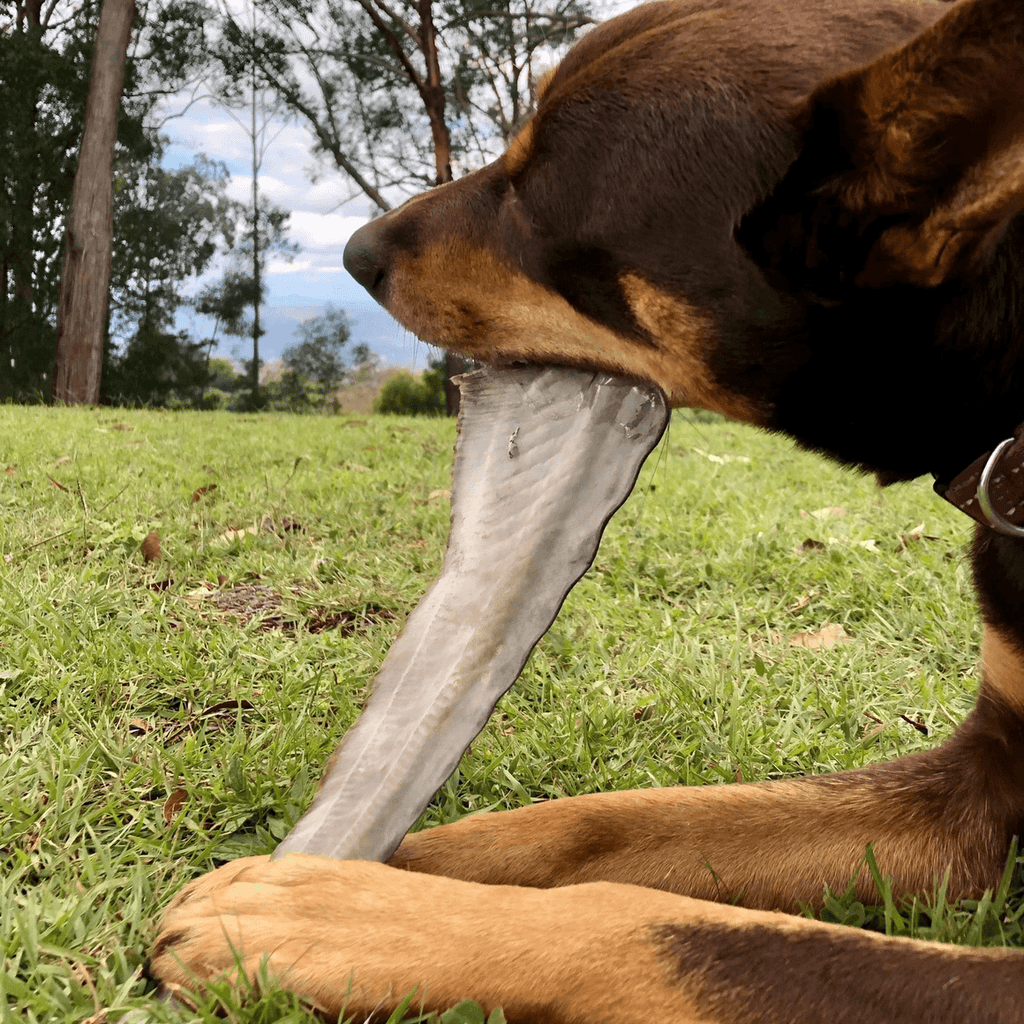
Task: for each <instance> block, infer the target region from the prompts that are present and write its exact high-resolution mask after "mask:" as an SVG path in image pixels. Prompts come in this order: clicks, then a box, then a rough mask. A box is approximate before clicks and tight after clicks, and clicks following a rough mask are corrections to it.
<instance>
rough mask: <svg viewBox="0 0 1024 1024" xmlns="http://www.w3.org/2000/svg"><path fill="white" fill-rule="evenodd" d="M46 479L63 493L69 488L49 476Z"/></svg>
mask: <svg viewBox="0 0 1024 1024" xmlns="http://www.w3.org/2000/svg"><path fill="white" fill-rule="evenodd" d="M46 479H47V480H49V481H50V483H51V484H53V486H54V487H59V488H60V489H61V490H62V491H67V488H66V487H65V486H64V485H63V484H59V483H57V481H56V480H54V479H53V477H52V476H48V477H47V478H46Z"/></svg>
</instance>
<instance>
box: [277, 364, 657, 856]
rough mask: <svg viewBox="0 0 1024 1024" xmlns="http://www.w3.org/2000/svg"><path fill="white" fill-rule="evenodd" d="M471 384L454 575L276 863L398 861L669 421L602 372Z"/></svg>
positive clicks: (402, 641)
mask: <svg viewBox="0 0 1024 1024" xmlns="http://www.w3.org/2000/svg"><path fill="white" fill-rule="evenodd" d="M460 387H461V391H462V403H461V404H462V411H461V413H460V416H459V439H458V442H457V444H456V448H455V461H454V466H453V470H452V526H451V533H450V535H449V539H448V550H447V552H446V555H445V560H444V566H443V567H442V570H441V574H440V575H439V576H438V578H437V580H436V581H435V583H434V584H433V586H432V587H431V588H430V590H429V591H428V592H427V594H426V595H425V596H424V597H423V599H422V600H421V601H420V603H419V605H417V607H416V608H415V610H414V611H413V612H412V614H411V615H410V616H409V618H408V620H407V622H406V624H405V628H404V629H403V631H402V634H401V636H399V638H398V640H396V641H395V643H394V645H393V646H392V648H391V650H390V651H389V653H388V656H387V658H386V659H385V661H384V664H383V666H382V667H381V670H380V672H379V673H378V675H377V678H376V679H375V681H374V685H373V692H372V695H371V697H370V699H369V701H368V702H367V704H366V707H365V709H364V710H363V713H362V715H361V716H360V717H359V719H358V720H357V721H356V723H355V724H354V725H353V726H352V728H351V729H349V731H348V733H347V734H346V735H345V738H344V740H343V741H342V744H341V746H340V747H339V749H338V750H337V752H336V753H335V755H334V756H333V758H332V759H331V763H330V766H329V768H328V771H327V775H326V777H325V778H324V781H323V783H322V784H321V788H320V790H319V792H318V793H317V796H316V798H315V799H314V801H313V805H312V807H311V808H310V809H309V811H308V812H307V813H306V815H305V816H304V817H303V818H301V819H300V820H299V821H298V823H297V824H296V825H295V827H294V828H293V829H292V831H291V832H290V833H289V835H288V836H287V837H286V838H285V839H284V841H283V842H282V843H281V845H280V846H279V847H278V848H277V850H276V851H275V853H274V856H275V857H280V856H283V855H285V854H287V853H299V852H301V853H315V854H324V855H329V856H334V857H343V858H359V859H364V860H386V859H387V858H388V857H389V856H390V855H391V853H392V852H393V851H394V850H395V848H396V847H397V846H398V844H399V843H400V842H401V840H402V837H403V836H404V835H405V833H406V832H407V831H408V829H409V827H410V826H411V825H412V824H413V823H414V822H415V821H416V819H417V817H419V815H420V813H421V812H422V811H423V809H424V808H425V807H426V806H427V804H428V803H429V801H430V799H431V797H432V796H433V795H434V793H435V792H437V790H438V789H439V788H440V787H441V785H442V784H443V783H444V781H445V780H446V779H447V778H448V776H449V775H450V774H451V773H452V772H453V771H454V770H455V766H456V765H457V764H458V762H459V759H460V758H461V756H462V753H463V751H464V750H465V749H466V747H467V746H468V745H469V744H470V743H471V742H472V740H473V738H474V737H475V736H476V735H477V733H479V732H480V730H481V729H482V728H483V727H484V725H485V724H486V722H487V719H488V718H489V717H490V714H491V712H492V711H493V710H494V707H495V705H496V704H497V702H498V700H499V698H500V697H501V696H502V694H504V693H505V692H506V691H507V690H508V689H509V688H510V687H511V686H512V684H513V683H514V682H515V680H516V679H517V677H518V676H519V673H520V672H521V671H522V669H523V666H524V665H525V664H526V659H527V658H528V657H529V655H530V652H531V651H532V650H533V647H534V645H535V644H536V643H537V641H538V640H539V639H540V638H541V637H542V636H543V635H544V633H545V632H546V631H547V629H548V627H549V626H550V625H551V623H552V622H553V621H554V619H555V616H556V615H557V614H558V611H559V609H560V608H561V606H562V602H563V601H564V600H565V597H566V595H567V594H568V593H569V591H570V590H571V589H572V588H573V586H574V585H575V584H576V582H577V581H578V580H579V579H580V577H582V576H583V574H584V573H585V572H586V571H587V569H588V568H589V567H590V564H591V562H592V561H593V559H594V556H595V554H596V553H597V548H598V544H599V543H600V540H601V534H602V532H603V531H604V527H605V525H606V524H607V523H608V520H609V519H610V518H611V517H612V515H613V514H614V513H615V511H616V510H617V509H618V508H619V506H620V505H621V504H622V503H623V502H624V501H625V500H626V498H627V497H628V495H629V493H630V491H631V490H632V489H633V485H634V484H635V482H636V479H637V475H638V474H639V472H640V467H641V466H642V465H643V462H644V460H645V459H646V457H647V456H648V455H649V454H650V452H651V451H652V450H653V449H654V447H655V446H656V445H657V443H658V441H659V439H660V438H661V435H662V433H663V432H664V430H665V426H666V424H667V423H668V417H669V411H668V406H667V403H666V401H665V398H664V396H663V395H662V393H661V391H659V390H658V389H657V388H655V387H654V386H652V385H649V384H638V383H635V382H632V381H627V380H623V379H620V378H616V377H611V376H608V375H607V374H603V373H594V372H592V371H585V370H575V369H566V368H561V367H536V366H519V367H511V368H502V369H498V368H494V367H488V368H485V369H482V370H477V371H474V372H473V373H469V374H466V375H465V376H463V377H462V378H460Z"/></svg>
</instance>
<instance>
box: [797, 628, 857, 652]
mask: <svg viewBox="0 0 1024 1024" xmlns="http://www.w3.org/2000/svg"><path fill="white" fill-rule="evenodd" d="M852 639H853V637H851V636H850V634H849V633H847V632H846V630H845V629H843V627H842V626H839V625H837V624H836V623H834V622H826V623H825V625H824V626H822V627H821V629H819V630H818V631H817V632H815V633H794V634H793V635H792V636H791V637H790V638H789V646H790V647H806V648H807V649H808V650H811V651H819V650H823V649H824V648H826V647H835V646H836V645H837V644H845V643H847V642H848V641H850V640H852Z"/></svg>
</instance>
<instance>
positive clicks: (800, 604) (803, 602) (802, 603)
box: [786, 590, 814, 615]
mask: <svg viewBox="0 0 1024 1024" xmlns="http://www.w3.org/2000/svg"><path fill="white" fill-rule="evenodd" d="M812 597H814V591H813V590H812V591H811V592H810V593H809V594H804V596H803V597H801V598H800V599H799V600H797V601H794V602H793V604H791V605H790V606H789V607H788V608H787V609H786V611H787V612H789V614H790V615H792V614H793V613H794V612H798V611H800V610H801V609H803V608H806V607H807V606H808V605H809V604H810V603H811V598H812Z"/></svg>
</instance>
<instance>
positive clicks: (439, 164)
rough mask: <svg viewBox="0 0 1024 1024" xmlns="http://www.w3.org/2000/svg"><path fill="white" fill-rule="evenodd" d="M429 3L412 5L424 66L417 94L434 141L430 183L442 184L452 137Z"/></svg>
mask: <svg viewBox="0 0 1024 1024" xmlns="http://www.w3.org/2000/svg"><path fill="white" fill-rule="evenodd" d="M432 3H433V0H419V3H418V4H417V5H416V9H417V11H418V12H419V16H420V39H421V40H422V43H421V46H422V50H423V60H424V62H425V64H426V66H427V77H426V80H425V81H424V82H423V86H422V88H421V89H420V96H421V97H422V99H423V105H424V107H426V110H427V119H428V120H429V121H430V134H431V138H432V140H433V143H434V183H435V184H437V185H443V184H445V182H448V181H451V180H452V140H451V135H450V134H449V132H448V125H447V123H446V122H445V119H444V85H443V84H442V82H441V65H440V62H439V61H438V58H437V32H436V30H435V28H434V12H433V9H432Z"/></svg>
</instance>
